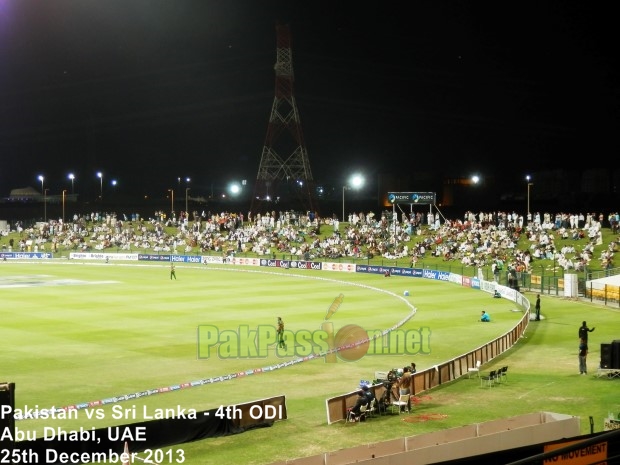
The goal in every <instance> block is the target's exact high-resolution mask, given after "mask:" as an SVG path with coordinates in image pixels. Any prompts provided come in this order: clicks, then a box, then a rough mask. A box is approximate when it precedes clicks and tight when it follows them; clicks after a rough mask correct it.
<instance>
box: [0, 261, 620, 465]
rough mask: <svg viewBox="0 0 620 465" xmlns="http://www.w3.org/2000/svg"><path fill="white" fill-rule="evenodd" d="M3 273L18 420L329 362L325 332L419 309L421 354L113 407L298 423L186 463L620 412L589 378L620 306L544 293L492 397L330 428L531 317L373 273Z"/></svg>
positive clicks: (460, 391)
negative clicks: (277, 416)
mask: <svg viewBox="0 0 620 465" xmlns="http://www.w3.org/2000/svg"><path fill="white" fill-rule="evenodd" d="M0 269H1V271H0V292H1V294H2V305H1V307H0V321H1V322H2V323H1V326H0V328H1V329H0V331H1V337H0V341H1V342H0V344H1V347H2V353H3V354H2V358H1V359H0V381H6V382H12V383H15V384H16V396H15V397H16V408H22V407H23V406H26V405H27V406H34V405H38V406H39V407H40V408H49V407H52V406H55V407H62V406H67V405H74V404H79V403H86V402H91V401H97V400H101V399H108V398H111V397H116V396H121V395H125V394H130V393H134V392H139V391H143V390H149V389H156V388H162V387H169V386H175V385H179V384H183V383H191V382H193V381H196V380H201V379H205V378H211V377H217V376H222V375H226V374H230V373H237V372H246V371H249V370H253V369H256V368H263V367H267V366H272V365H275V364H277V363H279V362H281V361H283V360H293V359H297V358H298V357H303V356H307V355H309V354H317V353H319V352H321V351H322V350H324V349H325V342H324V341H325V338H324V332H325V328H326V326H325V325H324V323H325V322H326V321H328V322H329V323H330V327H331V328H332V330H333V333H334V334H336V335H338V334H340V335H343V334H344V335H345V336H346V334H347V332H346V331H345V329H346V328H351V327H354V328H362V329H363V330H365V331H368V332H369V333H376V332H378V331H382V330H385V329H387V328H391V327H393V326H394V325H396V324H398V323H399V322H401V321H402V320H403V319H406V318H407V317H408V316H410V315H411V314H412V313H413V316H412V317H411V319H409V320H407V321H406V323H405V324H404V325H403V326H402V327H401V328H399V330H400V331H402V332H404V333H408V334H409V333H410V334H413V335H414V336H415V335H421V334H422V335H425V337H421V338H420V339H418V343H417V344H416V345H414V346H413V347H407V346H404V345H403V344H402V341H400V342H395V343H394V345H393V346H391V347H390V348H389V350H388V351H387V352H385V351H384V352H382V353H375V352H373V351H370V352H369V353H367V354H366V355H364V356H358V355H357V354H355V353H350V354H349V356H348V357H347V356H346V354H343V356H342V357H339V358H337V360H336V361H333V360H328V359H326V358H324V357H316V358H314V359H312V360H309V361H304V362H302V363H297V364H294V365H292V366H290V367H285V368H281V369H278V370H275V371H270V372H265V373H258V374H252V375H249V376H244V377H241V378H238V379H233V380H226V381H221V382H218V383H214V384H208V385H204V386H195V387H190V388H186V389H180V390H176V391H173V392H168V393H161V394H155V395H150V396H148V397H143V398H141V399H139V400H132V401H131V404H130V403H129V402H121V403H119V404H118V405H122V404H127V405H126V407H127V408H129V407H131V406H132V405H136V406H137V407H138V409H139V410H140V409H142V406H143V405H145V406H147V408H150V409H154V408H177V407H181V408H193V409H196V410H198V411H200V410H207V409H212V408H216V407H218V406H220V405H231V404H235V403H243V402H248V401H252V400H255V399H259V398H264V397H269V396H275V395H285V396H286V399H287V409H288V417H289V418H288V420H285V421H281V422H276V423H275V424H274V425H273V426H272V427H270V428H260V429H256V430H251V431H248V432H246V433H243V434H241V435H233V436H227V437H220V438H213V439H206V440H202V441H197V442H194V443H189V444H183V445H179V446H177V447H176V448H182V449H183V450H184V451H185V454H186V457H187V462H186V463H227V462H233V463H244V464H266V463H270V462H273V461H276V460H283V459H287V458H289V459H290V458H295V457H301V456H307V455H314V454H317V453H320V452H323V451H329V450H334V449H340V448H343V447H348V446H352V445H357V444H361V443H369V442H376V441H380V440H385V439H390V438H394V437H401V436H409V435H414V434H421V433H424V432H428V431H435V430H437V429H443V428H448V427H453V426H461V425H464V424H469V423H475V422H480V421H485V420H489V419H494V418H499V417H508V416H513V415H519V414H522V413H528V412H532V411H541V410H546V411H557V412H560V413H566V414H571V415H577V416H580V417H582V429H583V432H584V433H585V432H589V425H588V417H589V416H593V417H594V419H595V426H596V428H595V431H600V430H601V427H602V422H603V417H604V416H606V415H607V413H608V412H609V411H616V412H620V404H619V403H618V402H619V401H618V399H617V392H618V383H620V380H607V379H598V378H595V377H594V376H593V375H594V374H595V373H596V367H597V365H598V357H599V349H598V347H599V344H600V343H601V342H611V340H614V339H620V331H619V330H620V324H618V317H619V315H618V310H613V309H609V308H602V307H598V306H594V305H591V304H585V303H579V302H574V301H566V300H563V299H560V298H546V297H543V310H542V314H543V321H541V322H532V323H530V327H529V328H528V331H527V334H526V337H525V338H523V339H522V340H521V341H519V343H518V344H517V346H516V347H515V348H513V349H511V350H510V351H508V352H507V353H506V354H504V355H503V356H501V359H500V360H496V361H492V362H491V363H489V364H488V366H483V370H482V371H485V370H486V369H487V368H488V369H490V368H491V367H493V366H494V365H495V364H496V363H497V364H502V365H506V364H507V365H509V366H510V375H509V382H508V383H506V384H505V385H502V386H498V387H497V388H492V389H488V388H484V387H481V386H480V383H479V382H478V381H477V380H475V379H460V380H457V381H455V382H454V383H451V384H449V385H447V386H442V387H440V388H438V389H436V390H433V391H430V392H428V393H425V394H424V395H422V396H420V398H419V399H418V400H419V404H417V406H416V408H415V411H414V413H413V415H416V414H418V413H422V412H425V413H427V414H430V413H436V414H440V417H441V419H440V420H435V421H420V422H403V421H401V420H402V419H401V418H398V416H395V417H388V416H385V417H379V418H375V419H372V420H370V421H368V422H366V423H365V424H363V425H361V424H360V425H355V426H354V427H353V428H350V427H347V426H345V425H344V424H334V425H327V419H326V411H325V399H326V398H328V397H332V396H337V395H340V394H343V393H346V392H349V391H352V390H354V389H355V388H356V387H357V386H358V383H359V381H360V380H361V379H367V380H368V379H372V378H373V375H374V372H375V371H385V370H388V369H390V368H393V367H402V366H404V365H408V364H409V363H410V362H416V364H417V367H418V369H419V370H424V369H426V368H429V367H432V366H433V365H434V364H436V363H439V362H443V361H445V360H448V359H450V358H452V357H453V356H456V355H458V354H461V353H463V352H468V351H470V350H472V349H474V348H475V347H478V346H479V345H482V344H483V343H485V342H486V341H489V340H491V339H493V338H495V337H496V336H498V335H500V334H503V333H504V332H506V331H507V330H509V329H510V328H511V327H512V326H513V325H514V324H515V323H516V322H517V321H518V320H519V319H520V318H521V316H522V314H521V313H520V312H518V311H515V310H517V309H516V306H515V305H514V304H513V303H511V302H509V301H506V300H503V299H493V298H491V297H490V296H489V295H488V294H485V293H483V292H480V291H475V290H471V289H466V288H462V287H460V286H458V285H455V284H450V283H441V282H436V281H430V280H426V279H421V278H405V277H395V276H392V277H390V278H384V277H383V276H382V275H375V274H367V275H365V274H354V273H336V272H318V271H310V270H308V271H302V270H296V271H291V270H274V269H267V268H255V267H232V266H226V265H219V266H218V265H208V266H205V265H183V264H181V263H179V264H177V267H176V276H177V279H176V280H171V279H170V272H169V267H168V264H167V263H163V264H160V263H157V264H152V263H151V264H142V263H125V264H122V263H108V264H105V263H92V262H78V261H73V260H53V261H40V262H36V263H31V262H28V263H26V262H17V261H10V260H9V261H5V262H2V263H0ZM404 291H409V295H408V296H405V295H404ZM336 299H340V300H339V304H338V305H336V306H334V302H335V300H336ZM330 308H331V309H332V312H331V313H330V312H329V311H330ZM481 310H486V311H487V312H488V313H490V315H491V317H492V322H491V324H482V323H479V322H478V318H479V315H480V311H481ZM278 316H281V317H282V318H283V319H284V322H285V328H286V341H287V348H286V350H284V351H278V350H277V349H276V344H275V327H276V318H277V317H278ZM584 319H586V320H587V321H588V323H589V324H590V326H595V327H596V328H597V329H596V331H595V332H594V333H592V335H591V336H590V337H591V342H590V357H589V361H588V363H589V370H590V376H587V377H584V376H579V375H578V364H577V345H578V344H577V328H578V326H579V325H580V324H581V321H582V320H584ZM252 331H259V332H261V334H263V335H264V338H262V339H261V341H260V342H256V340H255V339H253V338H251V337H249V336H248V335H247V333H248V332H250V333H251V332H252ZM339 331H340V333H339ZM308 341H313V342H308ZM110 407H111V406H110ZM110 407H106V408H107V409H109V408H110ZM48 421H49V420H48ZM55 421H57V422H60V423H58V425H61V424H62V426H64V427H67V428H69V427H78V426H83V427H85V428H91V427H96V428H100V427H104V426H108V425H111V424H123V423H127V421H125V420H122V421H121V420H118V419H115V418H113V417H112V415H111V414H110V415H106V417H105V418H103V419H100V420H88V419H87V418H86V416H85V415H81V416H80V417H79V418H78V419H77V420H62V421H61V420H55ZM136 421H142V418H141V417H140V416H139V415H138V417H137V418H136ZM18 426H19V427H20V428H24V429H27V430H34V431H37V430H40V429H41V428H43V427H44V426H48V424H47V423H45V422H44V421H42V420H21V421H18ZM54 426H56V423H54Z"/></svg>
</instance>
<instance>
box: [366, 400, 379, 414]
mask: <svg viewBox="0 0 620 465" xmlns="http://www.w3.org/2000/svg"><path fill="white" fill-rule="evenodd" d="M375 413H377V399H376V398H375V399H373V400H371V401H370V405H369V406H368V409H366V416H367V417H368V418H372V417H374V416H375Z"/></svg>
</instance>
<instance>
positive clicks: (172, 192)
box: [168, 189, 174, 217]
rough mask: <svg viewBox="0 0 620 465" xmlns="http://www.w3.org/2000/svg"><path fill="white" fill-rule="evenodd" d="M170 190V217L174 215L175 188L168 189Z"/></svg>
mask: <svg viewBox="0 0 620 465" xmlns="http://www.w3.org/2000/svg"><path fill="white" fill-rule="evenodd" d="M168 192H170V217H172V212H174V189H168Z"/></svg>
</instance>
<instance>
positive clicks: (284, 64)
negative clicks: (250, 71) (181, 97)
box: [250, 24, 318, 213]
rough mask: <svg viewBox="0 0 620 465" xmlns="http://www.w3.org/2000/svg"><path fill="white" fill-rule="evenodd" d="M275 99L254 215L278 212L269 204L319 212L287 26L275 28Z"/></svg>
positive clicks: (262, 158) (253, 204)
mask: <svg viewBox="0 0 620 465" xmlns="http://www.w3.org/2000/svg"><path fill="white" fill-rule="evenodd" d="M276 36H277V40H276V46H277V52H276V64H275V66H274V69H275V73H276V88H275V98H274V100H273V104H272V106H271V114H270V116H269V125H268V126H267V135H266V137H265V143H264V145H263V151H262V155H261V160H260V165H259V167H258V175H257V177H256V183H255V184H254V195H253V196H252V206H251V208H250V210H251V211H252V213H260V211H259V210H260V209H261V208H265V209H266V210H272V209H273V210H275V208H273V206H269V205H268V204H267V203H266V202H278V201H280V202H282V203H283V204H285V205H290V206H293V205H294V206H295V207H297V208H303V209H304V210H310V211H314V212H317V208H318V206H317V202H316V194H315V186H314V180H313V178H312V171H311V169H310V161H309V160H308V151H307V149H306V145H305V143H304V138H303V132H302V130H301V123H300V119H299V111H298V110H297V103H296V102H295V95H294V93H293V82H294V80H295V77H294V73H293V59H292V55H293V52H292V50H291V33H290V29H289V27H288V25H280V24H278V25H276Z"/></svg>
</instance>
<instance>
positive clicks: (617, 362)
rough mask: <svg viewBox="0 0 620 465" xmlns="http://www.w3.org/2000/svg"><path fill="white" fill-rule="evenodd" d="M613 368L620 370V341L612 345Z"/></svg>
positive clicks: (613, 342)
mask: <svg viewBox="0 0 620 465" xmlns="http://www.w3.org/2000/svg"><path fill="white" fill-rule="evenodd" d="M611 367H612V368H620V340H618V339H616V340H615V341H612V343H611Z"/></svg>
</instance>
